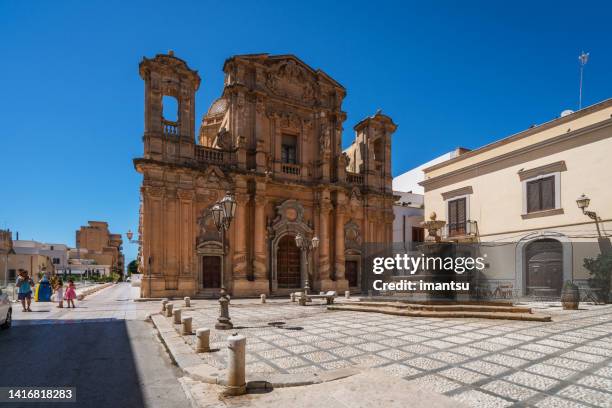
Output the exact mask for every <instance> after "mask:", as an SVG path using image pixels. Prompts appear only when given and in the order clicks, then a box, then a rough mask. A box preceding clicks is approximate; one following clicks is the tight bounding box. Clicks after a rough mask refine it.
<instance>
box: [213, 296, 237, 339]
mask: <svg viewBox="0 0 612 408" xmlns="http://www.w3.org/2000/svg"><path fill="white" fill-rule="evenodd" d="M229 302H230V300H229V296H227V292H226V291H225V288H221V296H220V297H219V317H218V318H217V323H215V329H217V330H230V329H232V328H234V325H233V323H232V319H231V318H230V315H229Z"/></svg>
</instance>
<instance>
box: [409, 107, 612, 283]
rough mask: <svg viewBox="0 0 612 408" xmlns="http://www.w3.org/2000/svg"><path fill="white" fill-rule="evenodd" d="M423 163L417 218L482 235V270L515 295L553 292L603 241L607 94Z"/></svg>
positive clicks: (580, 276) (451, 233)
mask: <svg viewBox="0 0 612 408" xmlns="http://www.w3.org/2000/svg"><path fill="white" fill-rule="evenodd" d="M424 172H425V180H424V181H423V182H422V183H421V185H422V186H423V187H424V189H425V214H426V217H427V216H428V215H429V214H431V213H432V212H435V213H436V214H437V216H438V220H444V221H446V226H445V230H444V233H443V238H445V239H446V240H451V241H460V242H481V243H485V244H483V245H484V246H486V252H488V253H489V255H490V258H489V265H488V268H486V269H485V271H484V275H485V277H486V278H487V279H499V280H507V281H509V282H510V283H512V284H513V285H514V287H515V288H516V289H518V290H519V292H520V293H521V294H525V293H528V292H530V288H535V287H549V288H551V289H554V290H555V291H556V292H557V293H558V291H559V290H560V288H561V285H562V283H563V281H566V280H574V281H576V280H577V281H580V280H583V281H584V280H586V279H588V277H589V275H588V271H586V270H585V269H584V268H583V261H584V258H585V257H593V256H595V255H597V253H598V252H600V251H601V250H602V249H601V248H604V249H605V248H607V247H608V246H609V242H610V241H609V236H610V233H609V232H607V231H612V187H611V186H612V184H611V182H610V176H612V99H608V100H605V101H603V102H601V103H598V104H596V105H593V106H590V107H587V108H585V109H582V110H580V111H577V112H575V113H571V114H569V115H566V116H562V117H559V118H556V119H554V120H552V121H549V122H546V123H544V124H541V125H538V126H533V127H531V128H529V129H527V130H524V131H522V132H520V133H517V134H514V135H512V136H509V137H506V138H504V139H501V140H499V141H497V142H494V143H491V144H489V145H486V146H484V147H481V148H479V149H476V150H473V151H464V152H462V154H460V155H458V156H457V157H454V158H452V159H450V160H447V161H444V162H442V163H439V164H435V165H433V166H430V167H427V168H425V169H424ZM582 194H586V195H587V196H588V197H589V198H590V199H591V201H590V206H589V208H588V210H592V211H596V213H597V215H598V216H599V217H600V221H599V223H598V224H599V231H600V232H599V233H598V229H597V225H596V223H595V222H594V221H593V220H592V219H590V218H589V217H588V216H586V215H585V214H583V212H582V210H581V209H579V208H578V206H577V203H576V199H577V198H578V197H579V196H581V195H582ZM495 254H496V255H495ZM493 259H495V260H496V261H493Z"/></svg>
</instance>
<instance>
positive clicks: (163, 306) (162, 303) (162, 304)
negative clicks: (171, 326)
mask: <svg viewBox="0 0 612 408" xmlns="http://www.w3.org/2000/svg"><path fill="white" fill-rule="evenodd" d="M167 304H168V301H167V300H166V299H164V300H162V301H161V312H162V313H164V312H165V311H166V305H167Z"/></svg>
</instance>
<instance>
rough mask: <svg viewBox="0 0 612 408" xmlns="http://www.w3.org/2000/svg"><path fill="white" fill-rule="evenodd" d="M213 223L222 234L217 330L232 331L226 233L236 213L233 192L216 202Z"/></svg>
mask: <svg viewBox="0 0 612 408" xmlns="http://www.w3.org/2000/svg"><path fill="white" fill-rule="evenodd" d="M211 212H212V216H213V221H214V223H215V227H217V231H219V233H220V234H221V247H222V253H221V290H220V293H219V318H218V319H217V323H216V324H215V328H216V329H217V330H230V329H232V328H233V327H234V325H233V324H232V321H231V318H230V316H229V297H228V296H227V291H226V290H225V273H224V269H225V232H226V231H227V230H228V229H229V227H230V225H231V224H232V220H233V219H234V215H235V213H236V200H235V199H234V196H233V195H232V193H231V192H229V191H228V192H226V193H225V197H223V198H222V199H221V200H220V201H218V202H216V203H215V204H214V205H213V207H212V209H211Z"/></svg>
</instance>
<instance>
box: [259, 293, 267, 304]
mask: <svg viewBox="0 0 612 408" xmlns="http://www.w3.org/2000/svg"><path fill="white" fill-rule="evenodd" d="M260 297H261V303H266V295H265V294H262V295H261V296H260Z"/></svg>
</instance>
